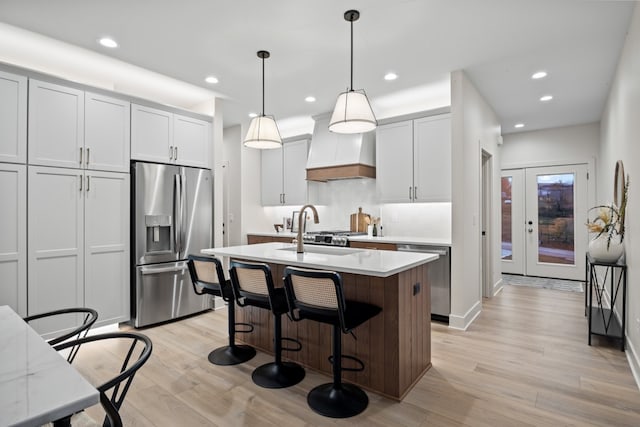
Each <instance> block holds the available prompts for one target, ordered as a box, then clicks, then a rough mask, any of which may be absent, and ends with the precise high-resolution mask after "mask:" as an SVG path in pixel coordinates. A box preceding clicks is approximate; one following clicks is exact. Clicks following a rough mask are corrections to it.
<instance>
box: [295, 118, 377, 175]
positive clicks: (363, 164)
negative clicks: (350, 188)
mask: <svg viewBox="0 0 640 427" xmlns="http://www.w3.org/2000/svg"><path fill="white" fill-rule="evenodd" d="M329 118H330V117H329V114H326V115H325V114H323V115H320V116H315V117H313V119H314V120H315V125H314V127H313V136H312V138H311V148H310V149H309V157H308V158H307V180H308V181H322V182H326V181H329V180H336V179H351V178H375V177H376V167H375V165H376V147H375V138H376V136H375V132H367V133H362V134H360V133H356V134H338V133H333V132H330V131H329Z"/></svg>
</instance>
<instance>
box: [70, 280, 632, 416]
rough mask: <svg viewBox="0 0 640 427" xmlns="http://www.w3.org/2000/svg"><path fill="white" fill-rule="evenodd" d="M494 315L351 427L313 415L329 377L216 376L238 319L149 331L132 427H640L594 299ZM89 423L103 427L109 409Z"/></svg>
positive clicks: (447, 333)
mask: <svg viewBox="0 0 640 427" xmlns="http://www.w3.org/2000/svg"><path fill="white" fill-rule="evenodd" d="M483 304H484V307H483V310H482V314H481V315H480V317H479V318H478V319H477V320H476V322H474V324H473V325H472V326H471V327H470V328H469V330H468V331H466V332H460V331H454V330H450V329H448V328H447V327H445V326H443V325H441V324H437V323H434V324H433V325H432V328H433V329H432V330H433V334H432V348H433V350H432V361H433V367H432V368H431V369H430V370H429V371H428V372H427V373H426V374H425V376H424V377H423V378H422V379H421V380H420V382H419V383H418V384H417V385H416V387H415V388H414V389H413V390H412V391H411V392H410V393H409V394H408V395H407V397H406V398H405V399H404V401H402V402H400V403H398V402H394V401H391V400H388V399H385V398H382V397H380V396H377V395H375V394H373V393H368V394H369V398H370V405H369V408H368V409H367V410H366V411H365V412H364V413H363V414H361V415H359V416H357V417H354V418H351V419H347V420H333V419H328V418H324V417H321V416H319V415H316V414H315V413H313V412H312V411H311V410H310V409H309V408H308V407H307V403H306V394H307V392H308V391H309V390H310V389H311V388H313V387H315V386H316V385H318V384H321V383H324V382H328V381H329V380H330V379H329V378H328V377H326V376H323V375H319V374H316V373H314V372H307V377H306V378H305V379H304V380H303V382H302V383H301V384H299V385H298V386H295V387H292V388H289V389H283V390H267V389H263V388H260V387H258V386H256V385H254V384H253V382H252V381H251V371H252V370H253V369H254V368H255V367H256V366H259V365H260V364H263V363H266V362H268V361H270V360H271V357H270V356H268V355H266V354H261V353H259V354H258V356H257V357H256V358H254V359H253V360H251V361H250V362H248V363H246V364H243V365H237V366H232V367H220V366H214V365H211V364H210V363H209V362H208V361H207V359H206V356H207V354H208V353H209V351H210V350H211V349H213V348H215V347H218V346H220V345H223V344H225V342H226V310H219V311H216V312H209V313H205V314H203V315H199V316H196V317H192V318H189V319H185V320H182V321H179V322H174V323H170V324H166V325H163V326H159V327H155V328H148V329H144V330H142V331H141V332H143V333H145V334H147V335H148V336H149V337H150V338H151V339H152V340H153V345H154V349H153V354H152V356H151V359H150V360H149V362H148V363H147V364H146V365H145V366H144V367H143V368H142V370H141V371H140V373H139V375H138V376H136V378H135V380H134V383H133V386H132V389H131V390H130V392H129V395H128V396H127V398H126V401H125V404H124V406H123V408H122V411H121V412H122V414H123V418H124V421H125V425H127V426H152V425H153V426H171V427H175V426H199V425H202V426H276V425H277V426H280V427H284V426H302V425H313V426H316V425H318V426H320V425H334V424H338V425H351V424H355V425H366V426H427V425H428V426H431V425H433V426H460V425H465V426H466V425H468V426H492V427H493V426H526V425H535V426H564V425H576V426H578V425H579V426H590V425H599V426H640V392H639V391H638V388H637V387H636V385H635V383H634V380H633V377H632V374H631V371H630V369H629V367H628V364H627V361H626V358H625V354H624V353H623V352H621V351H619V350H618V349H617V348H616V346H614V345H612V344H611V343H607V342H603V341H598V340H597V339H595V338H594V344H595V345H594V346H592V347H589V346H588V345H587V332H586V331H587V324H586V319H585V317H584V316H583V313H584V312H583V305H582V304H583V294H581V293H573V292H562V291H554V290H548V289H535V288H526V287H515V286H507V287H506V288H505V290H504V291H503V292H502V293H500V294H499V295H498V296H497V297H495V298H493V299H492V300H485V301H484V302H483ZM344 339H351V338H350V337H348V336H345V337H344ZM112 351H113V350H112V349H103V350H101V351H100V353H96V352H93V351H89V350H86V351H83V350H81V351H80V356H79V357H81V356H82V357H84V358H83V359H82V360H80V359H77V360H76V362H75V363H74V364H75V365H76V366H78V367H80V368H81V370H82V371H83V373H84V374H85V375H86V376H87V377H89V378H91V379H92V380H96V379H97V378H98V377H99V376H100V375H101V371H104V369H105V366H106V365H107V361H108V360H110V359H111V357H112ZM329 352H330V349H327V355H328V354H329ZM88 359H92V360H93V361H94V362H92V363H90V362H89V361H88ZM96 360H98V361H99V362H95V361H96ZM88 412H89V413H90V414H91V415H92V416H93V417H94V418H99V415H97V414H99V411H98V408H91V410H89V411H88Z"/></svg>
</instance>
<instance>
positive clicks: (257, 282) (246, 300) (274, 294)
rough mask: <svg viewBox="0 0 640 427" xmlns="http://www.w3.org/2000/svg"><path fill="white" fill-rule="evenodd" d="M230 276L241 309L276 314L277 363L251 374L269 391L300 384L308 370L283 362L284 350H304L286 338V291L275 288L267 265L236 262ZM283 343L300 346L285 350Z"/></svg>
mask: <svg viewBox="0 0 640 427" xmlns="http://www.w3.org/2000/svg"><path fill="white" fill-rule="evenodd" d="M229 274H230V276H231V284H232V286H233V292H234V293H235V296H236V302H237V303H238V305H239V306H241V307H244V306H247V305H250V306H254V307H260V308H264V309H266V310H271V312H272V313H273V329H274V353H275V361H274V362H271V363H267V364H264V365H262V366H259V367H257V368H256V369H255V370H254V371H253V374H251V378H252V379H253V382H254V383H256V384H257V385H259V386H261V387H266V388H284V387H290V386H292V385H295V384H298V383H299V382H300V381H302V379H303V378H304V376H305V371H304V368H303V367H302V366H300V365H298V364H297V363H293V362H283V361H282V351H283V350H285V351H300V349H301V348H302V345H301V344H300V342H299V341H298V340H294V339H291V338H283V337H282V315H283V314H287V313H288V312H289V307H288V305H287V298H286V295H285V292H284V288H276V287H275V286H274V284H273V278H272V276H271V269H270V268H269V266H268V265H267V264H260V263H248V262H239V261H232V262H231V269H230V271H229ZM282 341H290V342H294V343H296V344H297V347H293V348H289V347H286V348H285V347H282Z"/></svg>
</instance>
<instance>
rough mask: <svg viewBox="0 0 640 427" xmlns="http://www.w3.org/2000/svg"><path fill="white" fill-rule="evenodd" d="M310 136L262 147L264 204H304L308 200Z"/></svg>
mask: <svg viewBox="0 0 640 427" xmlns="http://www.w3.org/2000/svg"><path fill="white" fill-rule="evenodd" d="M308 147H309V139H307V138H304V139H301V140H297V141H290V142H285V143H284V144H282V148H277V149H273V150H262V153H261V155H262V164H261V167H262V169H261V186H262V188H261V190H262V205H263V206H276V205H303V204H305V203H306V202H307V180H306V176H307V175H306V166H307V154H308Z"/></svg>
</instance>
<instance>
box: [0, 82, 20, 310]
mask: <svg viewBox="0 0 640 427" xmlns="http://www.w3.org/2000/svg"><path fill="white" fill-rule="evenodd" d="M26 162H27V78H26V77H23V76H18V75H15V74H11V73H6V72H3V71H0V200H2V202H1V203H0V279H1V280H0V305H5V304H6V305H9V306H11V308H13V309H14V310H15V311H16V312H17V313H18V314H20V315H21V316H26V315H27V166H26Z"/></svg>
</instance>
